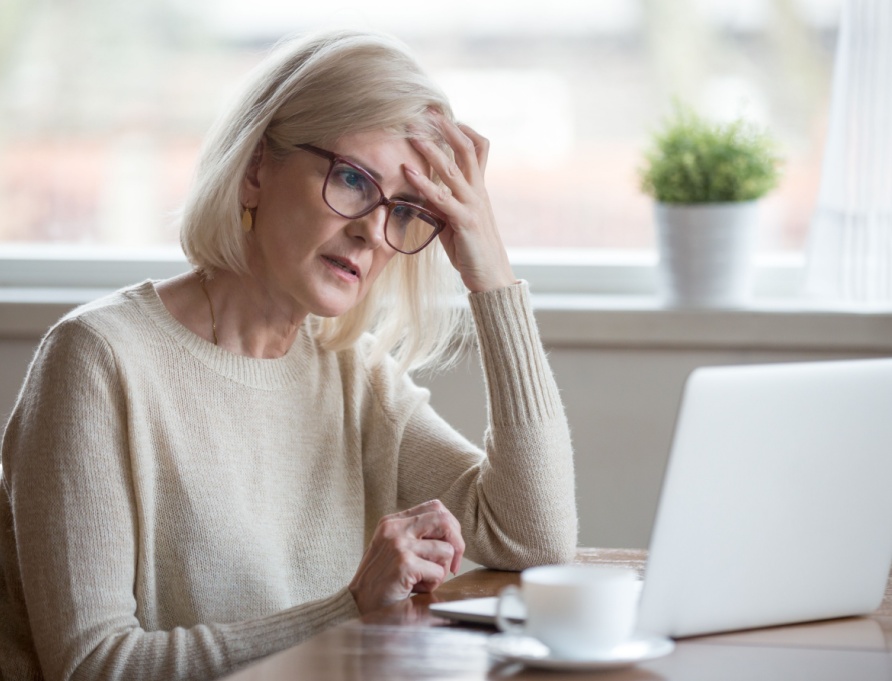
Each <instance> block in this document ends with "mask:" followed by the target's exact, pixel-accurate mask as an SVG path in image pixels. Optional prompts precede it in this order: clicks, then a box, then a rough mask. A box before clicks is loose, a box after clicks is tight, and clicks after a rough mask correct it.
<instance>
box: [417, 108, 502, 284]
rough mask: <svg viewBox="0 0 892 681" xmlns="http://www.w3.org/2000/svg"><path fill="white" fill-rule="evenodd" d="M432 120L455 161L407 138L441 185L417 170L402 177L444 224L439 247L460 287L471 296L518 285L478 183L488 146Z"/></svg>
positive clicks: (426, 142) (427, 143) (467, 133)
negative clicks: (457, 275) (451, 265)
mask: <svg viewBox="0 0 892 681" xmlns="http://www.w3.org/2000/svg"><path fill="white" fill-rule="evenodd" d="M431 115H432V116H434V117H435V118H436V120H437V122H438V124H439V127H440V131H441V132H442V133H443V137H444V138H445V139H446V142H447V143H448V144H449V146H450V147H452V150H453V152H454V153H455V160H454V161H453V160H451V159H450V158H449V157H448V156H447V155H446V154H445V153H444V152H443V150H442V149H440V148H439V147H438V146H437V145H436V144H434V143H433V142H431V141H429V140H426V139H417V138H411V142H412V144H413V145H414V146H415V148H416V149H418V151H419V152H420V153H421V154H422V155H423V156H424V157H425V158H426V159H427V161H428V162H429V163H430V164H431V168H433V170H434V171H435V172H436V173H437V175H438V176H439V177H440V179H441V180H442V182H443V184H442V185H437V184H435V183H434V182H433V181H431V180H430V179H429V178H428V177H426V176H425V175H424V174H423V173H421V172H420V171H419V170H418V169H415V168H410V167H406V168H405V171H406V177H407V178H408V179H409V182H411V183H412V185H413V186H414V187H415V188H416V189H417V190H418V191H420V192H421V194H422V195H423V196H424V197H425V199H426V200H427V202H428V205H430V206H432V207H433V208H434V209H435V210H437V211H439V212H440V213H441V214H442V215H443V216H445V218H446V219H447V220H448V222H449V224H448V225H447V227H446V229H444V230H443V231H442V232H440V242H441V243H442V244H443V247H444V248H445V249H446V254H447V255H448V256H449V260H450V261H451V262H452V264H453V266H454V267H455V269H457V270H458V271H459V273H460V274H461V278H462V281H463V282H464V283H465V286H467V287H468V289H470V290H471V291H475V292H481V291H491V290H494V289H497V288H502V287H505V286H510V285H511V284H514V283H515V282H516V281H517V280H516V279H515V277H514V273H513V272H512V271H511V264H510V263H509V262H508V254H507V252H506V251H505V246H504V244H503V243H502V237H501V236H500V235H499V230H498V228H497V227H496V220H495V216H494V215H493V211H492V205H491V204H490V201H489V195H488V194H487V192H486V187H485V186H484V183H483V173H484V170H485V169H486V159H487V156H488V155H489V140H487V139H486V138H485V137H482V136H481V135H479V134H477V133H476V132H475V131H474V130H472V129H471V128H469V127H468V126H466V125H456V124H455V123H453V122H452V121H450V120H448V119H447V118H446V117H445V116H443V115H442V114H437V113H432V114H431Z"/></svg>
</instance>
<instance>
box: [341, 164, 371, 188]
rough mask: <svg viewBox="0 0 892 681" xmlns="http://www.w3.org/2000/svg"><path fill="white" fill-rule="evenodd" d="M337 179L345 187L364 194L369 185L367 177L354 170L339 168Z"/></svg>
mask: <svg viewBox="0 0 892 681" xmlns="http://www.w3.org/2000/svg"><path fill="white" fill-rule="evenodd" d="M335 179H336V180H337V181H338V183H339V184H341V185H342V186H344V187H349V188H350V189H356V190H358V191H362V192H364V191H366V190H367V188H368V185H369V181H368V179H367V178H366V176H365V175H363V174H362V173H360V172H359V171H358V170H354V169H353V168H337V169H336V172H335Z"/></svg>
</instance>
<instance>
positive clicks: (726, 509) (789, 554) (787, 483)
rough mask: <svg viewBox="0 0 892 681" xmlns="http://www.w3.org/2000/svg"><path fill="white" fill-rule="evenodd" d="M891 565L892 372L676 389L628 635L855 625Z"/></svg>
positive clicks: (806, 367) (797, 373)
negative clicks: (635, 615)
mask: <svg viewBox="0 0 892 681" xmlns="http://www.w3.org/2000/svg"><path fill="white" fill-rule="evenodd" d="M890 563H892V359H890V360H887V359H880V360H852V361H833V362H809V363H798V364H778V365H759V366H737V367H711V368H702V369H697V370H696V371H694V372H693V373H692V374H691V376H690V377H689V379H688V381H687V383H686V386H685V390H684V394H683V398H682V403H681V408H680V412H679V417H678V421H677V424H676V431H675V436H674V439H673V443H672V450H671V454H670V458H669V464H668V467H667V471H666V475H665V477H664V482H663V489H662V493H661V497H660V501H659V505H658V510H657V516H656V521H655V524H654V529H653V534H652V537H651V544H650V552H649V556H648V564H647V571H646V577H645V585H644V591H643V593H642V599H641V610H640V618H639V627H640V628H641V629H642V630H645V631H651V632H654V633H659V634H664V635H668V636H673V637H683V636H691V635H696V634H706V633H713V632H718V631H730V630H737V629H748V628H753V627H762V626H769V625H777V624H786V623H791V622H799V621H807V620H817V619H826V618H833V617H842V616H848V615H856V614H863V613H868V612H871V611H873V610H875V609H876V608H877V607H878V606H879V604H880V602H881V601H882V598H883V593H884V589H885V585H886V580H887V578H888V575H889V568H890Z"/></svg>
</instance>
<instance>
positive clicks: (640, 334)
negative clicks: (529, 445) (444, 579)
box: [0, 300, 892, 547]
mask: <svg viewBox="0 0 892 681" xmlns="http://www.w3.org/2000/svg"><path fill="white" fill-rule="evenodd" d="M576 302H579V301H576ZM598 305H599V303H598V301H591V300H590V301H589V304H586V305H585V306H583V307H578V306H569V307H568V306H566V305H564V306H561V305H556V304H554V301H551V302H550V303H547V304H542V305H541V306H540V307H539V308H537V318H538V320H539V324H540V328H541V331H542V335H543V339H544V341H545V343H546V348H547V350H548V351H549V356H550V361H551V365H552V368H553V370H554V372H555V375H556V377H557V381H558V385H559V386H560V388H561V394H562V397H563V400H564V404H565V405H566V409H567V413H568V417H569V420H570V426H571V429H572V433H573V441H574V446H575V451H576V466H577V469H576V470H577V499H578V506H579V511H580V519H581V527H580V543H581V544H582V545H586V546H602V547H608V546H609V547H645V546H646V545H647V542H648V538H649V536H650V528H651V524H652V522H653V516H654V513H655V510H656V504H657V499H658V495H659V489H660V482H661V479H662V473H663V470H664V467H665V464H666V458H667V455H668V451H669V445H670V441H671V437H672V430H673V424H674V420H675V415H676V411H677V409H678V404H679V400H680V397H681V391H682V387H683V383H684V380H685V378H686V377H687V375H688V374H689V373H690V371H691V370H692V369H694V368H695V367H697V366H702V365H711V364H738V363H752V362H775V361H787V360H790V361H800V360H810V359H832V358H846V357H868V356H881V355H892V314H890V313H883V314H870V315H865V314H848V313H847V314H843V313H838V312H832V311H813V312H806V313H802V312H791V311H788V310H787V311H784V310H757V311H753V310H750V311H740V312H722V313H717V312H716V313H713V312H710V313H680V312H678V313H676V312H667V311H664V310H659V309H657V308H655V307H651V306H649V305H643V306H642V305H637V304H629V305H626V306H624V307H621V308H617V307H616V306H615V305H614V304H613V303H611V304H609V305H608V304H601V305H600V307H598ZM570 308H573V309H570ZM58 312H59V308H58V306H56V307H48V308H47V309H46V311H45V312H44V313H43V316H42V317H41V314H40V313H39V311H38V313H36V314H35V312H34V310H33V309H30V308H29V309H25V308H23V307H21V306H9V305H7V306H4V305H0V417H2V418H3V421H4V422H5V419H6V416H7V415H8V413H9V411H10V409H11V408H12V405H13V403H14V400H15V396H16V394H17V392H18V389H19V385H20V383H21V380H22V377H23V376H24V373H25V370H26V367H27V363H28V361H29V360H30V357H31V354H32V353H33V350H34V348H35V346H36V343H37V341H38V339H39V337H40V334H41V333H42V331H43V328H45V326H46V325H48V324H49V323H50V321H51V320H52V319H55V317H56V316H57V315H58ZM25 318H27V321H26V322H22V323H18V320H19V319H25ZM420 382H422V383H426V384H429V385H430V387H431V389H432V393H433V396H432V401H433V404H434V406H435V407H436V408H437V409H438V410H439V411H440V413H441V414H442V415H443V416H444V417H445V418H446V419H447V420H448V421H450V422H451V423H452V424H453V425H454V426H455V427H456V428H458V429H459V430H460V431H461V432H462V433H463V434H465V435H466V436H467V437H468V438H470V439H471V440H473V441H475V442H478V443H480V442H481V441H482V435H483V430H484V427H485V420H486V407H485V401H484V396H483V384H482V380H481V377H480V371H479V366H478V364H477V360H476V357H474V356H472V357H469V358H468V359H467V360H466V361H465V362H464V363H463V364H461V365H460V366H458V367H457V368H456V369H455V370H453V371H451V372H450V373H448V374H444V375H440V376H438V377H436V378H434V379H433V380H423V381H420Z"/></svg>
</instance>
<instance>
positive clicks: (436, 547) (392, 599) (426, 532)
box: [348, 499, 465, 614]
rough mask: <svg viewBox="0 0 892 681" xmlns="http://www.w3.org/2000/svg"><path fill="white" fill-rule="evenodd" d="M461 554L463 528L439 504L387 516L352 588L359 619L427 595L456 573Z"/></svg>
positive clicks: (379, 523) (357, 573) (360, 566)
mask: <svg viewBox="0 0 892 681" xmlns="http://www.w3.org/2000/svg"><path fill="white" fill-rule="evenodd" d="M464 552H465V542H464V540H463V539H462V536H461V526H460V525H459V523H458V520H456V518H455V516H454V515H452V513H450V512H449V510H448V509H447V508H446V506H444V505H443V503H442V502H440V501H439V500H437V499H434V500H433V501H427V502H425V503H423V504H419V505H418V506H413V507H412V508H410V509H407V510H405V511H401V512H399V513H394V514H392V515H387V516H384V517H383V518H381V520H380V521H378V527H377V528H376V529H375V534H374V536H373V537H372V541H371V543H370V544H369V548H368V550H366V552H365V555H364V556H363V557H362V560H361V561H360V563H359V568H358V569H357V570H356V575H355V576H354V577H353V580H352V581H351V582H350V585H349V587H348V588H349V589H350V593H351V594H353V599H354V600H355V601H356V605H357V606H358V607H359V611H360V612H361V613H363V614H365V613H367V612H370V611H372V610H377V609H378V608H382V607H385V606H387V605H391V604H392V603H396V602H397V601H401V600H403V599H404V598H407V597H408V596H409V595H410V594H411V593H413V592H415V593H428V592H431V591H433V590H434V589H436V588H437V587H438V586H440V584H442V583H443V582H444V581H446V577H447V576H448V575H449V573H450V572H452V573H453V574H454V573H456V572H457V571H458V568H459V566H460V565H461V558H462V555H463V554H464Z"/></svg>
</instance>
